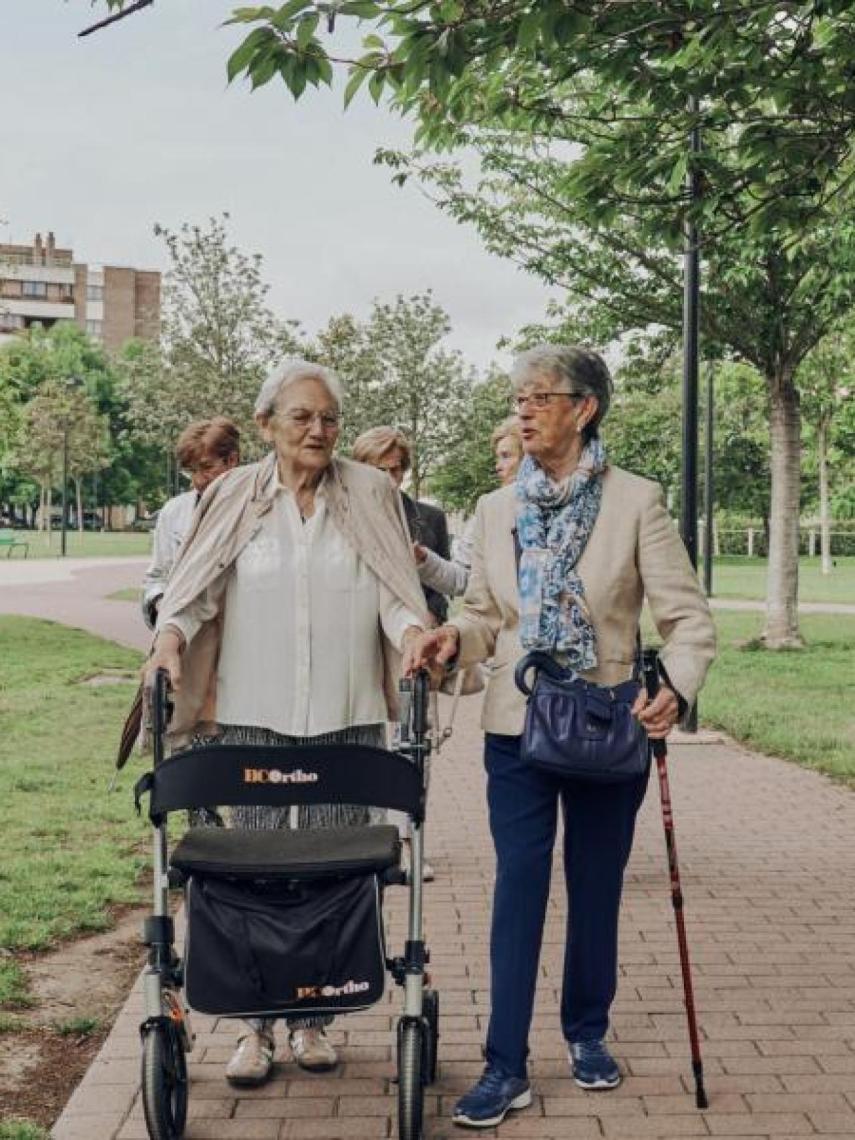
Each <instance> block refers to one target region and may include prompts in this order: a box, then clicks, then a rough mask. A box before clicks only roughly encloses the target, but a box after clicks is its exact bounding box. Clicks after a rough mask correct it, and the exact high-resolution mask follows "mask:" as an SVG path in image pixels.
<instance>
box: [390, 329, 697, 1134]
mask: <svg viewBox="0 0 855 1140" xmlns="http://www.w3.org/2000/svg"><path fill="white" fill-rule="evenodd" d="M512 379H513V384H514V390H515V391H514V397H513V404H514V410H515V411H516V413H517V415H518V417H519V421H520V428H521V434H522V442H523V449H524V452H525V458H524V460H523V462H522V464H521V466H520V468H519V471H518V473H517V477H516V481H515V483H514V484H513V485H512V486H508V487H503V488H501V489H500V490H498V491H494V492H493V493H491V494H489V495H486V496H484V497H483V498H482V499H481V500H480V501H479V503H478V507H477V510H476V517H475V534H474V543H473V549H472V568H471V573H470V577H469V583H468V587H467V590H466V594H465V597H464V601H463V608H462V611H461V612H460V614H459V615H458V616H457V617H455V618H454V619H453V620H452V621H450V622H449V623H448V624H446V625H443V626H441V627H440V628H439V629H436V630H432V631H429V632H427V633H425V634H423V635H422V636H421V638H419V639H418V640H417V641H416V642H415V643H414V646H413V647H412V648H411V651H410V652H409V653H408V655H407V659H406V661H405V665H406V666H407V667H408V668H410V669H415V668H419V667H422V666H423V665H430V666H434V667H435V666H437V665H448V664H449V663H451V662H452V661H454V662H456V664H457V665H458V666H460V667H464V666H466V665H468V664H470V663H472V662H477V661H483V660H485V659H487V658H488V657H492V658H493V669H492V672H491V676H490V681H489V685H488V689H487V694H486V698H485V703H484V712H483V726H484V728H485V730H486V739H485V753H484V757H485V767H486V770H487V798H488V808H489V816H490V827H491V832H492V836H493V842H494V845H495V850H496V864H497V865H496V881H495V888H494V898H493V916H492V930H491V943H490V966H491V1014H490V1023H489V1030H488V1033H487V1043H486V1050H485V1058H486V1067H485V1069H484V1072H483V1074H482V1076H481V1078H480V1079H479V1080H478V1082H477V1083H476V1084H475V1085H474V1087H473V1088H472V1089H470V1091H469V1092H467V1093H466V1094H465V1095H464V1096H463V1097H462V1098H461V1099H460V1100H459V1101H458V1103H457V1104H456V1106H455V1108H454V1112H453V1119H454V1122H455V1123H456V1124H459V1125H463V1126H467V1127H473V1128H489V1127H495V1126H496V1125H497V1124H499V1123H501V1121H502V1120H503V1119H504V1118H505V1116H506V1115H507V1113H508V1112H509V1111H511V1110H512V1109H522V1108H526V1107H527V1106H528V1105H529V1104H530V1103H531V1086H530V1082H529V1076H528V1071H527V1057H528V1051H529V1050H528V1034H529V1027H530V1023H531V1017H532V1009H533V1004H534V995H535V985H536V980H537V972H538V960H539V956H540V948H541V941H542V935H543V924H544V919H545V914H546V904H547V899H548V895H549V881H550V871H551V863H552V850H553V846H554V843H555V836H556V823H557V812H558V808H559V805H560V808H561V811H562V814H563V819H564V852H563V855H564V872H565V879H566V890H567V897H568V911H569V917H568V925H567V932H566V942H565V957H564V977H563V987H562V996H561V1008H560V1020H561V1029H562V1032H563V1035H564V1038H565V1040H566V1042H567V1050H568V1060H569V1067H570V1071H571V1073H572V1075H573V1077H574V1079H575V1081H576V1083H577V1084H578V1085H580V1086H581V1087H582V1088H584V1089H599V1090H607V1089H613V1088H614V1087H615V1086H616V1085H618V1084H619V1083H620V1081H621V1072H620V1069H619V1067H618V1065H617V1063H616V1061H615V1059H614V1058H613V1057H612V1055H611V1052H610V1050H609V1048H608V1046H607V1045H606V1042H605V1038H606V1034H607V1030H608V1024H609V1010H610V1007H611V1004H612V1001H613V999H614V996H615V991H616V986H617V948H618V914H619V908H620V897H621V890H622V884H623V874H624V869H625V867H626V863H627V860H628V858H629V854H630V849H631V846H632V839H633V832H634V827H635V818H636V814H637V812H638V809H639V807H640V805H641V803H642V800H643V799H644V795H645V791H646V787H647V782H648V776H649V770H650V765H649V752H648V748H647V743H646V740H644V742H643V751H642V750H641V749H639V750H638V756H639V760H638V771H637V774H634V775H632V776H631V778H623V779H621V780H620V781H619V782H618V781H617V780H616V781H615V782H611V783H606V782H596V781H591V780H590V779H587V778H585V779H583V778H573V777H572V774H571V773H566V775H568V776H569V778H563V777H562V776H560V775H557V774H556V773H555V772H554V771H550V770H548V769H547V767H545V766H544V754H545V753H544V750H545V752H546V754H548V752H549V747H550V745H551V743H552V738H551V736H550V734H551V733H554V732H558V733H559V735H560V733H561V732H565V735H566V734H570V737H571V739H570V747H568V748H565V749H564V751H563V753H562V754H561V755H560V756H559V757H558V759H559V761H560V762H562V763H565V762H568V761H569V762H573V761H574V749H573V745H574V744H578V745H579V749H578V751H579V755H580V756H581V754H582V753H584V752H585V749H586V748H587V747H588V745H589V741H587V740H586V739H585V737H586V734H587V733H588V729H589V728H590V724H588V725H587V726H586V725H585V724H584V723H582V724H581V725H579V724H576V725H575V726H574V725H572V724H571V725H569V727H568V726H567V725H562V724H560V723H557V724H556V723H549V724H546V725H543V724H541V725H539V731H540V736H539V737H537V736H536V734H535V735H532V732H533V729H532V725H531V724H530V720H529V717H528V716H527V709H526V703H525V698H524V696H523V693H522V692H520V691H519V689H518V687H517V684H516V683H515V668H516V666H517V665H518V664H519V662H520V658H522V657H523V655H524V654H526V653H528V654H530V655H532V656H531V657H529V658H527V661H530V660H536V661H537V662H538V663H539V664H540V666H541V672H540V673H539V674H538V678H540V676H541V675H543V674H547V675H549V674H554V675H555V676H556V677H557V681H556V683H557V684H559V685H564V686H565V691H566V692H571V690H572V691H573V692H574V693H578V692H579V691H580V689H581V690H583V691H584V692H585V694H586V699H589V701H593V702H594V704H593V705H592V704H590V703H589V705H588V707H589V709H590V708H593V709H594V712H592V713H591V715H592V716H594V715H595V714H596V707H595V705H596V701H597V700H599V701H600V703H601V704H602V702H603V701H605V703H606V704H608V702H609V701H612V702H616V703H621V704H622V707H623V711H624V713H625V716H624V720H623V723H624V727H625V728H626V724H627V723H628V724H629V725H630V726H635V728H634V729H633V731H635V730H637V724H636V721H637V722H640V724H641V725H642V726H643V728H644V729H645V730H646V733H647V735H648V736H649V737H650V738H652V739H653V740H661V739H662V738H664V737H665V736H666V735H667V733H668V731H669V730H670V729H671V727H672V726H673V725H674V724H675V723H676V720H677V718H678V715H679V713H680V710H681V709H682V708H684V707H685V706H686V705H687V704H691V703H692V702H693V701H694V699H695V696H696V694H697V692H698V690H699V689H700V687H701V685H702V683H703V680H704V676H705V674H706V671H707V668H708V667H709V665H710V663H711V661H712V659H713V656H714V652H715V631H714V626H713V623H712V620H711V618H710V614H709V609H708V606H707V603H706V600H705V598H704V596H703V594H702V592H701V590H700V588H699V586H698V582H697V578H696V576H695V574H694V571H693V569H692V566H691V564H690V562H689V559H688V557H687V555H686V551H685V549H684V547H683V545H682V543H681V541H680V538H679V535H678V534H677V531H676V529H675V527H674V525H673V523H672V521H671V519H670V517H669V515H668V512H667V511H666V509H665V505H664V502H663V497H662V492H661V490H660V488H659V487H658V486H656V485H655V484H654V483H651V482H650V481H648V480H646V479H643V478H640V477H638V476H636V475H632V474H630V473H629V472H627V471H623V470H621V469H620V468H618V467H615V466H613V465H611V464H609V463H608V460H607V457H606V450H605V446H604V444H603V442H602V440H601V438H600V433H599V427H600V424H601V422H602V420H603V419H604V417H605V415H606V412H607V411H608V407H609V401H610V397H611V391H612V383H611V377H610V375H609V372H608V368H607V367H606V364H605V363H604V361H603V360H602V358H601V357H600V356H598V355H597V354H596V353H594V352H590V351H588V350H586V349H584V348H579V347H562V346H555V345H543V346H540V347H538V348H534V349H531V350H530V351H528V352H526V353H524V354H522V355H521V356H520V357H519V358H518V359H517V361H516V363H515V366H514V369H513V374H512ZM645 596H646V598H647V601H648V603H649V606H650V609H651V612H652V615H653V619H654V622H655V623H656V627H657V629H658V631H659V633H660V635H661V636H662V639H663V643H664V644H663V648H662V650H661V654H660V657H659V681H660V685H659V690H658V693H657V694H656V696H655V697H654V698H653V699H652V700H648V698H647V694H646V692H645V690H644V689H642V688H640V687H639V686H638V684H637V683H635V681H634V680H633V676H635V678H636V680H637V669H634V663H637V659H638V626H639V617H640V613H641V606H642V602H643V600H644V598H645ZM537 683H538V684H539V683H540V681H539V679H538V682H537ZM574 686H575V688H574ZM623 702H625V704H623ZM574 707H575V706H574ZM530 709H531V703H530V704H529V710H530ZM556 709H557V710H558V711H557V712H556ZM604 715H606V714H604ZM608 715H611V713H608ZM549 716H553V717H556V718H557V719H558V721H560V716H561V709H560V704H559V705H558V706H553V708H552V711H551V712H550V711H549V709H548V708H547V719H548V717H549ZM535 727H538V726H535ZM638 731H639V732H640V730H638ZM574 732H575V733H576V734H577V736H576V738H575V739H573V738H572V734H573V733H574ZM641 735H642V736H643V734H641ZM547 758H548V757H547ZM605 760H606V762H607V764H608V761H609V757H605Z"/></svg>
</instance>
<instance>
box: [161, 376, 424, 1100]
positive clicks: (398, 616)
mask: <svg viewBox="0 0 855 1140" xmlns="http://www.w3.org/2000/svg"><path fill="white" fill-rule="evenodd" d="M255 413H256V421H257V423H258V425H259V427H260V429H261V432H262V435H263V436H264V438H265V439H266V440H267V441H268V442H269V443H270V444H271V445H272V448H273V450H272V453H271V454H270V455H268V456H267V457H266V458H265V459H263V460H262V461H261V462H260V463H255V464H251V465H248V466H246V467H241V468H237V469H235V470H233V471H230V472H228V473H227V474H225V475H223V476H221V478H219V479H218V480H216V481H215V482H214V483H213V484H212V485H211V486H210V487H208V489H207V490H206V491H205V493H204V494H203V496H202V499H201V501H200V503H199V506H198V508H197V510H196V512H195V514H194V517H193V523H192V526H191V529H190V531H189V533H188V535H187V538H186V540H185V542H184V545H183V547H182V549H181V553H180V557H179V559H178V562H177V563H176V566H175V568H174V570H173V572H172V575H171V577H170V579H169V583H168V586H167V589H166V592H165V594H164V596H163V599H162V602H161V605H160V610H159V614H158V625H157V631H158V632H157V638H156V641H155V645H154V649H153V653H152V656H151V657H150V658H149V661H148V663H147V665H146V678H147V680H148V681H149V682H150V681H151V679H152V678H154V676H155V675H156V673H157V670H158V669H165V670H166V671H167V672H168V674H169V678H170V681H171V685H172V688H173V691H174V706H175V708H174V714H173V718H172V721H171V725H170V742H171V744H172V747H173V748H175V747H182V746H186V744H187V743H188V742H194V741H195V742H196V743H198V744H200V745H206V744H208V743H210V742H211V741H212V740H216V741H217V742H218V743H221V744H232V745H250V746H254V745H276V746H279V747H288V746H292V745H294V746H301V745H306V744H354V745H370V746H372V747H375V748H382V747H384V746H385V731H386V721H387V719H389V718H393V717H394V715H395V710H394V700H395V697H394V694H395V689H396V685H397V677H398V674H399V672H400V653H401V650H402V649H403V648H405V647H406V646H407V645H408V644H409V643H411V642H412V640H413V638H414V637H415V636H417V635H418V634H420V633H421V632H422V631H423V629H424V628H426V627H427V619H426V615H425V606H424V598H423V595H422V592H421V589H420V587H419V581H418V576H417V574H416V570H415V565H414V563H413V559H412V554H411V549H410V542H409V535H408V533H407V527H406V520H405V518H404V515H403V512H402V510H401V506H400V500H399V498H398V495H397V493H396V492H395V489H394V487H393V486H392V484H391V483H390V481H389V479H388V478H386V476H385V475H382V474H381V473H380V472H378V471H375V470H373V469H371V468H370V467H366V466H364V465H362V464H359V463H354V462H352V461H350V460H347V459H341V458H338V457H335V456H334V455H333V451H334V448H335V444H336V441H337V439H338V434H339V426H340V418H341V389H340V386H339V383H338V381H337V379H336V377H335V376H334V374H333V373H331V372H330V371H329V370H327V369H325V368H322V367H320V366H319V365H316V364H311V363H308V362H306V361H289V362H287V363H286V364H284V365H282V366H281V367H279V368H277V369H276V370H275V371H274V372H273V373H272V374H271V376H270V377H269V379H268V380H267V381H266V382H265V384H264V385H263V387H262V389H261V392H260V393H259V397H258V401H257V403H256V408H255ZM384 694H385V695H384ZM370 810H371V809H369V808H365V807H361V806H356V805H346V804H345V805H341V804H333V805H318V806H305V805H304V806H301V807H291V808H272V807H271V808H265V807H242V808H241V807H235V808H233V809H232V811H231V824H232V826H233V827H238V828H248V829H257V828H264V829H271V828H307V827H308V828H318V827H329V826H343V825H348V826H349V825H362V824H365V823H368V822H370V816H369V813H370ZM331 1020H332V1018H331V1017H329V1016H326V1015H323V1016H318V1017H313V1018H308V1019H300V1018H294V1017H289V1018H288V1019H287V1022H288V1029H289V1044H290V1047H291V1053H292V1055H293V1057H294V1059H295V1060H296V1061H297V1063H298V1064H299V1065H300V1066H301V1067H302V1068H306V1069H311V1070H325V1069H331V1068H333V1067H335V1065H336V1064H337V1063H338V1057H337V1055H336V1051H335V1049H334V1048H333V1045H332V1043H331V1042H330V1041H329V1039H328V1038H327V1035H326V1032H325V1029H326V1026H327V1025H328V1024H329V1022H330V1021H331ZM273 1054H274V1038H273V1022H272V1021H270V1020H269V1019H261V1018H258V1019H253V1020H249V1021H247V1024H246V1028H245V1030H244V1032H243V1033H242V1034H241V1035H240V1037H239V1039H238V1046H237V1049H236V1051H235V1053H234V1056H233V1057H232V1059H231V1060H230V1062H229V1064H228V1066H227V1069H226V1076H227V1079H228V1080H229V1081H230V1083H232V1084H234V1085H258V1084H262V1083H263V1082H265V1081H266V1080H267V1079H268V1078H269V1076H270V1074H271V1069H272V1063H273Z"/></svg>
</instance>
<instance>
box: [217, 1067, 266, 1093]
mask: <svg viewBox="0 0 855 1140" xmlns="http://www.w3.org/2000/svg"><path fill="white" fill-rule="evenodd" d="M272 1076H273V1067H272V1066H271V1069H270V1072H269V1073H265V1075H264V1076H263V1077H230V1076H228V1074H226V1081H227V1082H228V1084H230V1085H231V1086H232V1088H236V1089H257V1088H260V1087H261V1086H262V1085H266V1084H267V1082H268V1081H269V1080H270V1078H271V1077H272Z"/></svg>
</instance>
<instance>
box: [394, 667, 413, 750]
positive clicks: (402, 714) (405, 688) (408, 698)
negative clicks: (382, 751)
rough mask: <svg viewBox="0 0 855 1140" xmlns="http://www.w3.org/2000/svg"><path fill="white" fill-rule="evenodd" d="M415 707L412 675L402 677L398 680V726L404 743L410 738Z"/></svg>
mask: <svg viewBox="0 0 855 1140" xmlns="http://www.w3.org/2000/svg"><path fill="white" fill-rule="evenodd" d="M412 709H413V682H412V678H410V677H402V678H401V680H400V681H399V682H398V728H399V730H400V731H399V737H400V741H401V743H402V744H408V743H409V740H410V716H411V714H412Z"/></svg>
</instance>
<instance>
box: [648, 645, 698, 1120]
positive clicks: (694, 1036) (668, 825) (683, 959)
mask: <svg viewBox="0 0 855 1140" xmlns="http://www.w3.org/2000/svg"><path fill="white" fill-rule="evenodd" d="M642 669H643V672H644V687H645V688H646V689H647V697H648V700H653V698H654V697H655V696H656V693H657V692H658V690H659V659H658V654H657V652H656V650H655V649H645V650H644V653H643V654H642ZM650 743H651V746H652V748H653V755H654V756H655V757H656V772H657V775H658V776H659V798H660V800H661V801H662V824H663V826H664V828H665V847H666V849H667V851H668V871H669V873H670V876H671V902H672V904H673V906H674V921H675V922H676V925H677V945H678V947H679V949H680V969H681V971H682V973H683V995H684V998H685V1005H686V1017H687V1019H688V1022H689V1043H690V1045H691V1050H692V1072H693V1073H694V1074H695V1104H696V1105H697V1106H698V1108H709V1103H710V1102H709V1100H708V1099H707V1094H706V1090H705V1088H704V1066H703V1062H702V1061H701V1045H700V1041H699V1040H698V1021H697V1017H696V1015H695V995H694V991H693V989H692V970H691V966H690V965H689V944H688V942H687V940H686V921H685V918H684V917H683V892H682V890H681V889H680V868H679V866H678V865H677V840H676V839H675V837H674V813H673V811H672V809H671V791H670V789H669V787H668V766H667V763H666V760H667V756H668V746H667V745H666V743H665V741H664V740H651V742H650Z"/></svg>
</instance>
